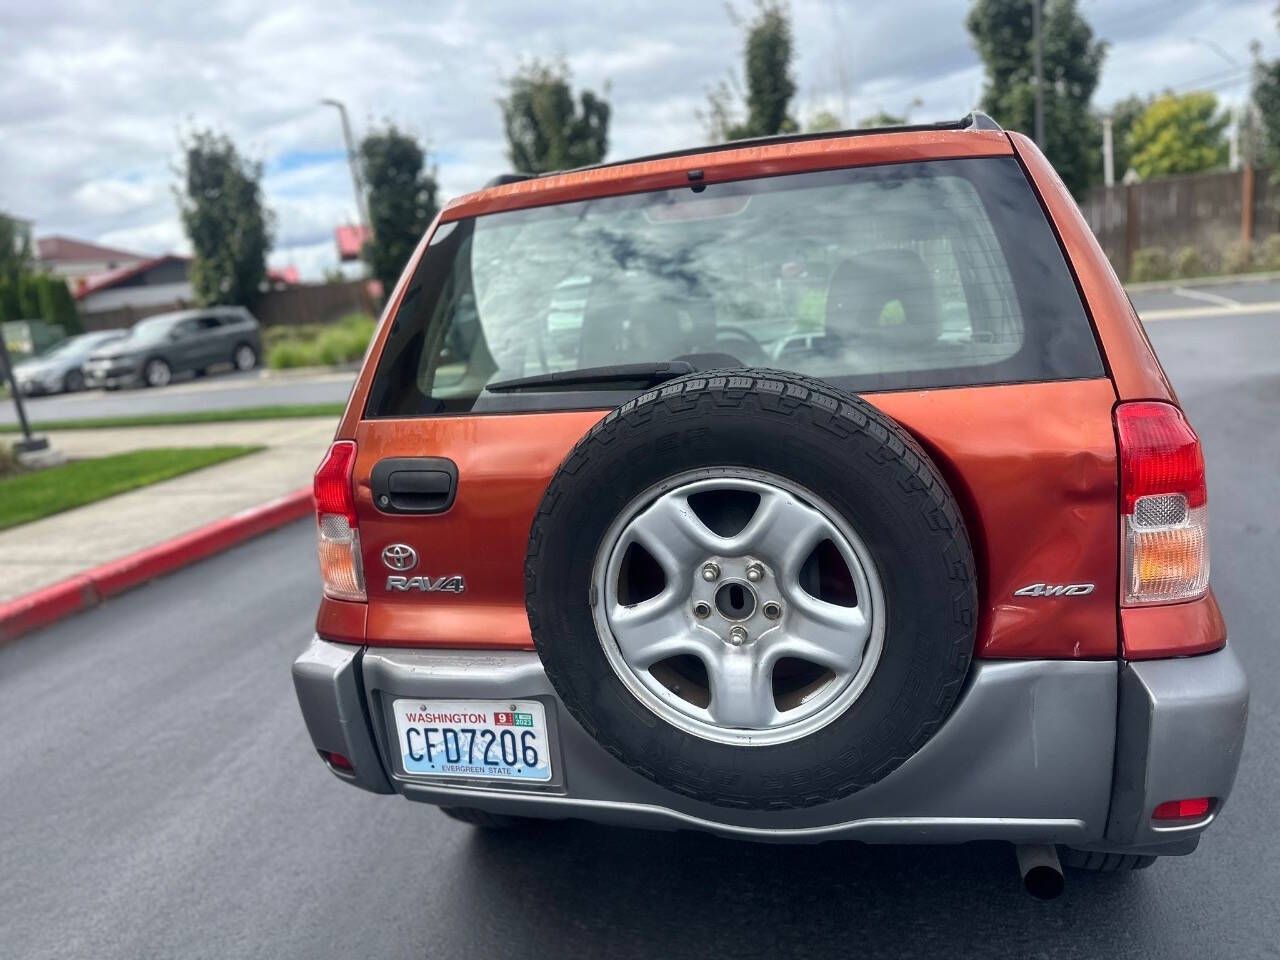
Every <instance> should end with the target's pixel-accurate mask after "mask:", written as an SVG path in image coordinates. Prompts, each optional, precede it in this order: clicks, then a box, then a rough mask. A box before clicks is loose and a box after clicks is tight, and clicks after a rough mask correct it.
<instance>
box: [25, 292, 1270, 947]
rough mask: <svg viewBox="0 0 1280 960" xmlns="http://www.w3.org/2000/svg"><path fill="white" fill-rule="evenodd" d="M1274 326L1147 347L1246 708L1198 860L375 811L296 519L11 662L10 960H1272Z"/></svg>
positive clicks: (1241, 327)
mask: <svg viewBox="0 0 1280 960" xmlns="http://www.w3.org/2000/svg"><path fill="white" fill-rule="evenodd" d="M1277 323H1280V315H1276V316H1269V317H1240V318H1234V319H1229V320H1219V321H1215V322H1214V323H1212V324H1209V323H1203V322H1199V321H1183V320H1171V321H1168V322H1165V323H1161V324H1158V325H1154V326H1153V327H1152V331H1151V333H1152V336H1153V338H1154V339H1155V342H1156V345H1157V348H1158V349H1159V350H1160V351H1161V354H1162V357H1163V359H1164V360H1165V363H1166V366H1167V367H1168V368H1169V370H1170V372H1171V374H1172V376H1173V378H1174V382H1175V383H1176V384H1177V386H1178V389H1179V392H1180V395H1181V397H1182V399H1183V402H1184V404H1185V405H1186V407H1187V409H1188V412H1189V415H1190V417H1191V419H1192V421H1193V422H1194V424H1195V425H1196V427H1197V428H1198V429H1199V430H1200V432H1201V434H1202V436H1203V438H1204V442H1205V446H1206V450H1207V454H1208V462H1209V490H1210V511H1211V514H1212V518H1213V519H1212V524H1213V565H1214V573H1213V582H1214V585H1215V589H1216V590H1217V592H1218V596H1219V599H1220V601H1221V603H1222V606H1223V609H1224V611H1225V613H1226V616H1227V621H1228V624H1229V627H1230V632H1231V638H1232V640H1231V642H1232V644H1233V645H1234V647H1235V649H1236V651H1237V652H1238V653H1239V655H1240V657H1241V659H1242V660H1243V662H1244V664H1245V667H1246V669H1247V670H1248V671H1249V674H1250V678H1251V681H1252V686H1253V702H1252V707H1251V715H1250V721H1249V722H1250V729H1249V735H1248V740H1247V742H1246V745H1245V751H1244V758H1243V762H1242V765H1241V770H1240V776H1239V779H1238V781H1237V784H1236V790H1235V794H1234V795H1233V797H1232V798H1231V801H1230V803H1228V805H1227V807H1226V809H1225V811H1224V813H1223V815H1222V816H1221V818H1220V819H1219V821H1218V822H1217V823H1216V824H1215V825H1214V826H1213V827H1212V828H1211V829H1210V830H1209V831H1208V833H1207V835H1206V838H1205V840H1204V843H1203V844H1202V845H1201V849H1200V850H1199V851H1197V852H1196V853H1195V854H1194V855H1192V856H1191V857H1185V858H1176V859H1171V860H1168V861H1161V862H1159V863H1157V864H1156V865H1155V866H1153V867H1152V868H1151V869H1149V870H1147V871H1144V872H1142V873H1139V874H1136V875H1132V876H1118V877H1116V876H1113V877H1088V876H1079V875H1072V876H1071V877H1069V879H1068V886H1067V891H1066V893H1065V895H1064V896H1063V897H1062V898H1061V899H1059V900H1056V901H1054V902H1052V903H1041V902H1038V901H1034V900H1032V899H1030V898H1029V897H1027V896H1026V895H1025V894H1023V893H1022V892H1021V890H1020V888H1019V884H1018V881H1017V877H1016V874H1015V870H1014V865H1013V855H1012V853H1011V851H1010V850H1009V848H1008V847H1007V846H1005V845H1000V844H974V845H969V846H962V847H864V846H860V845H857V844H852V843H829V844H824V845H820V846H797V847H779V846H768V845H757V844H749V843H743V842H734V841H727V840H721V839H715V838H708V837H704V836H700V835H696V834H689V833H646V832H639V831H635V832H633V831H627V830H621V829H606V828H601V827H594V826H589V825H586V824H578V823H561V824H548V825H544V826H539V827H535V828H532V829H530V830H528V831H525V832H517V833H508V834H493V835H485V834H483V833H477V832H473V831H472V829H471V828H469V827H466V826H464V825H462V824H458V823H454V822H452V821H449V820H446V819H445V818H444V817H442V816H440V815H439V814H437V813H435V812H434V811H432V810H431V809H429V808H426V807H420V806H416V805H412V804H409V803H407V802H405V801H403V800H401V799H399V798H396V797H375V796H372V795H369V794H364V793H361V792H359V791H356V790H353V789H351V788H350V787H347V786H345V785H343V784H340V783H338V782H337V781H336V780H335V779H334V778H333V777H332V776H331V775H330V774H329V773H328V772H327V771H325V770H324V769H323V767H322V766H321V764H320V762H319V761H318V759H317V758H316V756H315V754H314V751H313V750H312V749H311V746H310V742H309V740H308V738H307V735H306V732H305V730H304V728H303V724H302V720H301V718H300V716H299V714H298V708H297V705H296V703H295V701H294V695H293V690H292V685H291V683H290V680H289V670H288V667H289V662H290V660H291V659H292V657H293V656H294V655H295V654H296V653H297V652H298V651H299V650H300V649H301V648H302V647H303V646H304V645H305V643H306V641H307V639H308V637H309V636H310V632H311V623H312V619H313V616H314V612H315V604H316V599H317V594H318V584H317V577H316V573H315V555H314V543H313V536H314V531H313V525H312V524H311V523H309V522H305V521H304V522H299V523H296V524H293V525H291V526H289V527H286V528H283V529H282V530H280V531H277V532H276V533H273V534H269V535H267V536H264V537H262V538H260V539H258V540H255V541H252V542H250V543H248V544H245V545H242V546H240V547H238V548H236V549H234V550H232V551H230V552H228V553H225V554H222V555H220V556H218V557H214V558H212V559H210V560H207V561H204V562H202V563H200V564H198V565H197V566H193V567H190V568H188V569H187V570H185V571H182V572H179V573H176V574H174V575H172V576H170V577H168V578H166V579H164V580H161V581H157V582H155V583H152V584H150V585H148V586H145V587H142V588H140V589H138V590H136V591H134V592H132V593H129V594H126V595H124V596H122V597H120V598H118V599H115V600H112V601H109V602H108V603H106V604H105V605H103V606H101V607H99V608H97V609H95V610H93V611H90V612H88V613H85V614H81V615H79V616H77V617H75V618H72V619H70V620H66V621H64V622H62V623H61V624H59V625H57V626H55V627H52V628H49V629H47V630H44V631H42V632H40V633H36V634H32V635H29V636H27V637H25V638H22V639H20V640H18V641H16V642H15V643H13V644H11V645H10V646H8V647H4V648H0V730H2V731H4V735H3V737H0V771H3V772H0V811H3V812H4V825H5V829H4V830H0V864H3V869H2V870H0V955H3V956H5V957H8V956H13V957H22V958H27V957H39V958H57V957H86V956H92V957H94V958H115V957H121V958H134V957H166V958H168V957H219V958H225V957H263V958H281V960H284V958H292V957H299V958H307V960H316V958H322V957H388V956H394V957H426V958H436V957H442V958H443V957H448V958H453V957H483V958H486V960H490V958H507V957H510V958H519V960H532V958H540V957H555V958H562V957H565V958H568V957H609V958H610V960H626V958H633V957H634V958H640V957H655V958H671V960H680V958H708V957H732V958H734V960H752V958H779V957H788V958H790V957H809V958H816V957H841V958H847V957H857V958H869V957H922V958H923V957H940V956H945V957H948V958H965V957H1001V958H1004V957H1016V958H1022V957H1042V958H1057V957H1070V958H1082V960H1083V958H1089V960H1096V958H1104V957H1124V958H1143V960H1145V958H1152V960H1156V958H1159V960H1171V958H1174V960H1181V958H1217V957H1223V958H1236V957H1248V958H1254V957H1268V956H1275V955H1276V952H1277V951H1276V944H1277V943H1280V915H1278V914H1277V910H1276V907H1275V892H1276V890H1278V889H1280V850H1278V849H1277V846H1278V845H1280V840H1278V839H1277V832H1276V830H1275V808H1276V803H1275V791H1274V784H1275V783H1276V781H1277V779H1280V756H1278V755H1277V751H1276V750H1275V747H1274V744H1275V743H1276V742H1277V740H1280V644H1277V643H1276V635H1275V634H1276V631H1275V627H1274V621H1275V617H1274V613H1273V611H1272V609H1271V603H1272V599H1273V597H1274V595H1275V592H1276V591H1275V588H1274V584H1273V583H1272V581H1273V580H1274V569H1275V551H1276V547H1275V545H1276V543H1277V542H1280V519H1277V513H1276V510H1275V499H1276V494H1277V481H1276V479H1275V478H1276V477H1277V476H1278V475H1280V432H1277V431H1276V430H1275V428H1274V423H1275V421H1276V420H1277V418H1280V390H1277V384H1280V354H1277V351H1276V350H1275V349H1274V341H1275V330H1276V329H1277V327H1276V324H1277ZM938 789H940V790H944V789H946V784H945V783H941V784H939V785H938Z"/></svg>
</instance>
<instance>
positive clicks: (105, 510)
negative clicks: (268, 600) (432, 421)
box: [0, 417, 336, 955]
mask: <svg viewBox="0 0 1280 960" xmlns="http://www.w3.org/2000/svg"><path fill="white" fill-rule="evenodd" d="M335 426H336V423H335V420H334V418H328V417H322V418H315V419H312V418H299V419H288V420H258V421H244V422H237V423H201V424H187V425H183V426H176V427H127V428H122V429H119V430H66V431H55V432H52V433H50V434H49V437H50V439H51V440H52V442H53V446H54V448H55V449H56V450H58V451H59V452H60V453H62V454H63V455H64V456H67V457H75V458H80V457H100V456H106V455H108V454H113V453H123V452H125V451H128V450H140V449H145V448H156V447H187V446H197V447H204V446H214V445H217V444H246V445H261V446H264V447H265V448H266V449H264V450H262V451H260V452H258V453H252V454H249V455H247V456H244V457H239V458H237V459H235V460H229V461H227V462H226V463H220V464H217V465H216V466H212V467H206V468H204V469H202V470H196V471H194V472H192V473H187V474H183V475H182V476H180V477H174V478H173V479H172V480H164V481H162V482H160V483H155V484H152V485H150V486H147V487H142V488H141V489H138V490H133V491H130V492H129V493H122V494H119V495H117V496H114V497H109V498H107V499H106V500H100V501H98V502H97V503H91V504H89V505H88V506H84V507H79V508H77V509H75V510H68V511H66V512H65V513H59V514H54V515H53V516H51V517H45V518H44V519H42V520H36V521H34V522H32V523H27V524H23V525H22V526H19V527H14V528H12V529H10V530H3V531H0V603H3V602H4V601H6V600H12V599H14V598H15V597H19V596H22V595H23V594H26V593H30V592H31V591H33V590H38V589H40V588H41V587H47V586H49V585H51V584H54V583H57V582H59V581H61V580H65V579H66V578H67V577H70V576H73V575H75V574H78V573H82V572H84V571H85V570H87V569H89V568H90V567H95V566H98V565H99V564H104V563H109V562H111V561H113V560H118V559H120V558H121V557H124V556H127V555H129V554H132V553H134V552H136V551H138V550H142V549H144V548H146V547H151V546H155V545H156V544H158V543H162V542H164V541H166V540H169V539H172V538H173V537H176V536H179V535H181V534H184V533H187V532H189V531H191V530H195V529H197V528H199V527H202V526H204V525H205V524H208V523H212V522H213V521H215V520H221V519H223V518H225V517H229V516H231V515H233V514H235V513H238V512H239V511H241V510H246V509H249V508H252V507H257V506H260V505H262V504H264V503H267V502H268V501H271V500H275V499H276V498H278V497H281V496H284V495H285V494H288V493H292V492H293V491H295V490H297V489H299V488H302V487H306V486H308V485H309V484H310V482H311V476H312V474H313V473H314V472H315V469H316V465H317V464H319V462H320V459H321V457H322V456H323V455H324V451H325V449H326V447H327V446H328V444H329V441H330V440H331V439H332V437H333V431H334V427H335ZM0 955H2V951H0Z"/></svg>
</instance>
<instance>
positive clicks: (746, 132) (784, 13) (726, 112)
mask: <svg viewBox="0 0 1280 960" xmlns="http://www.w3.org/2000/svg"><path fill="white" fill-rule="evenodd" d="M742 59H743V68H744V71H745V73H746V78H747V90H746V96H745V97H744V98H743V99H744V101H745V102H744V103H743V105H742V109H741V110H739V108H738V107H737V105H736V103H735V100H736V97H735V91H734V87H733V86H731V85H730V84H729V83H728V82H721V83H720V84H719V85H718V86H717V87H716V89H715V90H713V91H712V92H711V93H710V94H709V95H708V98H707V99H708V109H707V115H706V120H707V125H708V127H709V130H708V132H709V133H710V135H711V138H712V139H713V140H742V139H745V138H747V137H769V136H773V135H775V134H779V133H794V132H795V131H796V130H798V129H800V128H799V125H798V124H797V123H796V121H795V118H794V117H792V116H791V114H790V109H791V98H792V97H794V96H795V94H796V82H795V76H794V73H793V71H792V62H793V61H794V59H795V43H794V38H793V36H792V31H791V14H790V11H789V10H788V9H787V7H786V5H785V4H784V3H782V2H780V0H757V3H756V16H755V18H754V19H753V20H752V21H751V22H750V23H749V24H747V26H746V32H745V36H744V37H743V50H742ZM743 113H745V118H743V119H741V120H739V119H737V117H739V116H740V115H741V114H743Z"/></svg>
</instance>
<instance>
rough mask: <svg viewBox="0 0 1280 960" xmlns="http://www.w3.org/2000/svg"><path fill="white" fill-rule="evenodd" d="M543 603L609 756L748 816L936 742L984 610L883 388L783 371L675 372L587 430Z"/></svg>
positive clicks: (930, 468) (836, 791)
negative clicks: (859, 392) (878, 395)
mask: <svg viewBox="0 0 1280 960" xmlns="http://www.w3.org/2000/svg"><path fill="white" fill-rule="evenodd" d="M525 598H526V606H527V609H528V613H529V622H530V626H531V628H532V630H533V638H534V642H535V644H536V646H537V649H538V653H539V655H540V657H541V659H542V662H543V664H544V666H545V668H546V671H547V675H548V677H549V678H550V680H551V682H552V684H553V685H554V686H555V688H556V690H557V692H558V693H559V694H560V696H561V698H562V699H563V700H564V702H565V705H566V706H567V707H568V709H569V711H570V712H571V713H572V714H573V716H574V717H575V718H576V719H577V720H578V722H579V723H581V724H582V726H583V727H584V728H585V729H586V730H587V732H588V733H590V734H591V736H593V737H594V738H595V739H596V740H597V742H599V743H600V744H601V746H603V747H604V748H605V749H606V750H607V751H609V753H611V754H612V755H613V756H615V757H616V758H617V759H618V760H620V761H621V762H623V763H625V764H626V765H628V766H629V767H631V768H632V769H634V770H636V771H637V772H639V773H641V774H643V775H644V776H646V777H648V778H649V779H650V780H653V781H654V782H656V783H658V784H661V785H662V786H664V787H666V788H667V789H669V790H672V791H674V792H676V793H679V794H683V795H685V796H688V797H692V798H695V799H697V800H702V801H706V802H709V803H714V804H720V805H723V806H731V807H739V808H750V809H783V808H789V807H803V806H813V805H817V804H821V803H827V802H829V801H832V800H836V799H838V798H840V797H843V796H846V795H848V794H851V793H853V792H855V791H857V790H860V789H862V788H863V787H866V786H868V785H870V784H872V783H875V782H876V781H877V780H879V779H881V778H882V777H884V776H885V775H887V774H888V773H889V772H890V771H892V770H893V769H895V768H896V767H897V766H898V765H899V764H901V763H902V762H903V761H905V760H906V759H907V758H908V757H910V756H911V755H912V754H914V753H915V752H916V751H917V750H919V749H920V747H921V746H923V745H924V743H925V742H926V741H927V740H928V739H929V737H930V736H932V735H933V733H934V731H935V730H937V728H938V726H939V725H940V724H941V723H942V721H943V720H944V719H945V718H946V716H947V714H948V712H949V711H950V709H951V707H952V705H953V704H954V702H955V700H956V697H957V696H958V694H959V692H960V688H961V685H962V684H963V682H964V678H965V675H966V673H967V671H968V667H969V660H970V657H971V655H972V651H973V644H974V636H975V629H976V607H977V597H976V587H975V577H974V560H973V552H972V549H971V547H970V543H969V538H968V535H967V533H966V531H965V528H964V523H963V521H962V518H961V515H960V511H959V508H958V507H957V505H956V501H955V499H954V497H953V496H952V494H951V492H950V490H949V489H948V488H947V485H946V483H945V481H944V480H943V478H942V476H941V474H940V473H939V472H938V470H937V468H936V467H935V466H934V464H933V463H932V461H931V460H930V459H929V457H928V455H927V454H926V453H925V452H924V451H923V450H922V449H921V448H920V446H919V445H918V444H917V443H916V442H915V441H914V440H913V439H912V438H911V437H910V435H908V434H907V433H906V432H905V431H904V430H903V429H902V428H901V427H900V426H898V425H897V424H896V423H894V422H893V421H892V420H890V419H889V418H888V417H886V416H885V415H884V414H882V413H880V412H879V411H878V410H876V409H875V408H874V407H872V406H871V405H870V404H868V403H866V402H865V401H863V400H861V399H859V398H857V397H855V396H852V395H851V394H848V393H845V392H843V391H841V390H838V389H836V388H834V387H832V386H830V385H828V384H825V383H822V382H820V381H816V380H812V379H809V378H807V377H802V376H797V375H795V374H790V373H782V372H777V371H769V370H735V371H719V372H709V373H701V374H691V375H688V376H685V377H681V378H679V379H677V380H672V381H670V382H669V383H667V384H665V385H664V386H662V387H660V388H658V389H655V390H652V391H650V392H648V393H646V394H644V395H642V396H640V397H638V398H636V399H635V400H632V401H629V402H628V403H626V404H624V405H623V406H621V407H619V408H618V409H616V410H614V411H612V412H611V413H610V414H608V415H607V416H606V417H605V418H604V419H603V420H602V421H601V422H600V423H598V424H597V425H596V426H595V427H593V428H592V430H591V431H590V432H589V433H588V434H587V436H585V437H584V438H583V439H582V440H581V441H579V443H578V444H577V445H576V446H575V447H574V449H573V450H572V451H571V452H570V454H569V456H568V457H567V458H566V459H565V461H564V463H563V464H561V466H560V469H559V470H558V471H557V473H556V475H555V476H554V477H553V478H552V480H551V483H550V484H549V485H548V487H547V491H546V494H545V495H544V497H543V500H542V503H541V506H540V508H539V510H538V513H537V515H536V516H535V518H534V522H533V527H532V531H531V534H530V540H529V550H528V555H527V560H526V565H525Z"/></svg>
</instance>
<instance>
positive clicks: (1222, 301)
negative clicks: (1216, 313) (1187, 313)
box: [1169, 287, 1240, 307]
mask: <svg viewBox="0 0 1280 960" xmlns="http://www.w3.org/2000/svg"><path fill="white" fill-rule="evenodd" d="M1169 292H1170V293H1172V294H1174V295H1176V296H1179V297H1186V298H1187V299H1188V300H1202V301H1203V302H1205V303H1212V304H1216V305H1217V306H1219V307H1238V306H1240V301H1239V300H1232V299H1231V298H1230V297H1224V296H1222V295H1221V294H1217V293H1209V292H1208V291H1206V290H1191V289H1189V288H1187V287H1174V288H1173V289H1172V290H1170V291H1169Z"/></svg>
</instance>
